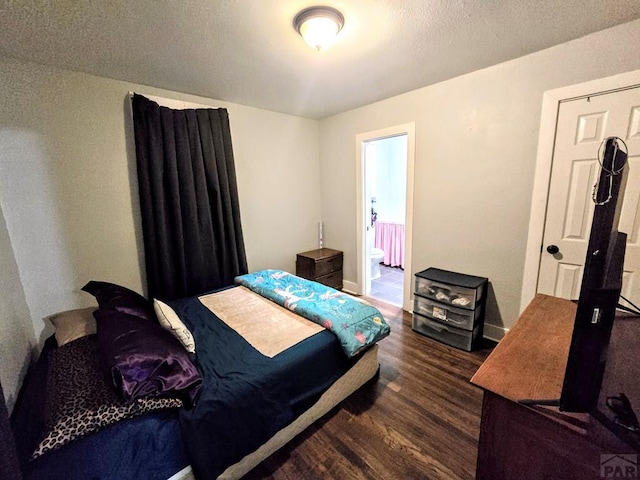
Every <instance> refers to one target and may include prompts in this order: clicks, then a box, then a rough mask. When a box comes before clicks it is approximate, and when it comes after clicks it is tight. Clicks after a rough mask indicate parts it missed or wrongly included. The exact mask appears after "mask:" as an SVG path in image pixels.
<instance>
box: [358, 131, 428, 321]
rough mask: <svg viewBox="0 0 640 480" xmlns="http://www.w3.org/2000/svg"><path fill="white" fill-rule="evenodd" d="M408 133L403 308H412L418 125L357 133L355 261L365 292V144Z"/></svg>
mask: <svg viewBox="0 0 640 480" xmlns="http://www.w3.org/2000/svg"><path fill="white" fill-rule="evenodd" d="M399 135H407V197H406V203H405V224H404V266H405V268H404V288H403V292H402V294H403V300H402V308H403V309H404V310H407V311H411V300H410V299H411V288H409V286H410V285H411V249H412V241H413V235H412V232H413V177H414V170H415V167H414V165H415V153H416V149H415V144H416V143H415V135H416V125H415V123H414V122H410V123H404V124H402V125H395V126H392V127H387V128H383V129H380V130H374V131H371V132H365V133H359V134H357V135H356V263H357V284H356V288H357V292H356V293H358V294H360V295H362V294H363V292H364V279H365V275H366V273H365V268H366V261H367V258H369V257H368V255H367V252H366V249H365V248H363V244H364V241H365V237H364V231H365V228H366V224H365V222H366V221H367V220H368V216H367V212H365V209H366V208H368V207H369V206H368V205H365V202H364V201H363V196H364V181H365V177H364V171H365V165H364V160H365V158H364V148H363V146H364V144H365V143H366V142H370V141H373V140H380V139H383V138H389V137H397V136H399Z"/></svg>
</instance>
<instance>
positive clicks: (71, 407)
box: [31, 335, 182, 460]
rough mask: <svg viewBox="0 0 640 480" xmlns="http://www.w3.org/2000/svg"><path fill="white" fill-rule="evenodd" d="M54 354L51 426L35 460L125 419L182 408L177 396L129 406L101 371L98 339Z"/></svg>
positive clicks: (51, 362) (91, 337) (82, 340)
mask: <svg viewBox="0 0 640 480" xmlns="http://www.w3.org/2000/svg"><path fill="white" fill-rule="evenodd" d="M49 355H50V356H49V375H48V377H47V402H46V408H45V415H46V419H47V428H46V429H45V432H44V434H43V436H42V439H41V441H40V443H39V445H38V446H37V448H36V450H35V451H34V452H33V454H32V455H31V460H33V459H35V458H37V457H39V456H40V455H43V454H44V453H47V452H50V451H53V450H56V449H58V448H60V447H61V446H63V445H65V444H66V443H68V442H71V441H72V440H76V439H78V438H80V437H83V436H85V435H87V434H89V433H92V432H95V431H98V430H100V429H102V428H105V427H107V426H109V425H111V424H113V423H116V422H118V421H120V420H124V419H126V418H131V417H134V416H137V415H142V414H144V413H148V412H152V411H157V410H164V409H171V408H179V407H181V406H182V400H180V399H177V398H152V397H144V398H139V399H137V400H135V401H133V402H131V403H127V402H125V401H124V400H123V399H122V398H121V397H120V396H118V394H117V393H116V391H115V390H114V389H113V388H112V387H111V386H110V385H109V383H108V380H107V379H106V378H105V376H104V374H103V372H102V370H101V369H100V366H99V363H98V355H97V352H96V336H95V335H89V336H87V337H83V338H80V339H78V340H74V341H72V342H70V343H67V344H66V345H63V346H62V347H59V348H56V349H53V350H51V352H50V354H49Z"/></svg>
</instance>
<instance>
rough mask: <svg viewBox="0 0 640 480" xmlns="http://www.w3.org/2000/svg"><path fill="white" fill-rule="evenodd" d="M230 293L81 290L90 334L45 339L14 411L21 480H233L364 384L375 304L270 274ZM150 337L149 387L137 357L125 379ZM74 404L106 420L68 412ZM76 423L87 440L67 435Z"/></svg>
mask: <svg viewBox="0 0 640 480" xmlns="http://www.w3.org/2000/svg"><path fill="white" fill-rule="evenodd" d="M236 283H237V284H238V285H236V286H233V287H230V288H227V289H223V290H220V291H216V292H208V293H205V294H203V295H199V296H195V297H190V298H186V299H180V300H174V301H170V302H160V301H154V303H153V304H151V303H150V302H147V300H146V299H144V298H143V297H141V296H139V295H137V294H135V292H131V291H129V290H127V289H124V288H123V287H119V286H114V285H113V284H108V283H105V282H89V284H87V286H86V287H85V290H86V291H90V292H91V293H92V294H93V295H94V296H95V297H96V299H97V301H98V305H99V308H98V309H84V310H83V311H82V314H83V315H84V317H85V318H86V316H87V315H90V316H93V317H94V318H95V320H96V323H97V327H96V329H95V333H94V331H93V330H92V329H91V328H85V329H84V330H83V331H82V332H81V334H80V336H79V337H78V338H73V339H72V340H70V341H67V342H66V343H65V342H59V341H58V340H59V339H57V338H55V337H51V338H49V339H48V340H47V341H46V342H45V345H44V348H43V350H42V353H41V355H40V358H39V360H38V362H37V363H36V365H35V367H34V369H33V371H32V372H30V374H29V375H28V378H27V380H26V381H25V384H24V387H23V389H22V392H21V394H20V398H19V401H18V403H17V404H16V408H15V409H14V415H13V417H12V426H13V427H14V432H15V434H16V435H15V436H16V443H17V446H18V450H19V453H20V456H21V458H22V460H23V469H24V473H25V477H26V478H33V479H36V478H51V479H57V478H60V479H62V478H65V479H74V478H101V479H111V478H113V479H115V478H118V479H126V478H136V479H139V478H154V479H156V478H157V479H169V478H171V479H172V480H174V479H175V480H177V479H182V478H194V477H195V478H197V479H199V480H200V479H209V478H211V479H214V478H219V479H232V478H241V477H242V476H243V475H244V474H246V473H247V472H248V471H249V470H251V469H252V468H253V467H255V466H256V465H258V464H259V463H260V462H261V461H262V460H264V459H265V458H267V457H268V456H269V455H271V454H272V453H273V452H275V451H276V450H278V449H279V448H281V447H282V446H283V445H285V444H286V443H287V442H288V441H289V440H291V439H292V438H293V437H295V436H296V435H297V434H299V433H300V432H302V431H303V430H304V429H305V428H306V427H308V426H309V425H310V424H312V423H313V422H314V421H316V420H317V419H318V418H320V417H321V416H323V415H324V414H326V413H327V412H328V411H329V410H331V409H332V408H333V407H334V406H336V405H337V404H338V403H340V402H341V401H342V400H343V399H344V398H346V397H347V396H349V395H350V394H351V393H353V392H354V391H355V390H357V389H358V388H359V387H360V386H362V385H363V384H365V383H366V382H367V381H368V380H370V379H371V378H373V377H374V376H375V375H376V372H377V371H378V361H377V348H378V347H377V342H378V341H379V340H381V339H382V338H384V337H385V336H386V335H388V334H389V327H388V325H387V324H386V322H385V321H384V319H383V318H382V315H381V314H380V312H378V311H377V310H376V309H375V308H374V307H372V306H370V305H367V304H364V303H362V302H360V301H358V300H356V299H355V298H354V297H351V296H349V295H347V294H343V293H342V292H338V291H336V290H333V289H331V288H329V287H325V286H322V285H320V284H316V283H315V282H310V281H308V280H303V279H300V278H298V277H295V276H294V275H291V274H288V273H286V272H282V271H276V270H265V271H261V272H256V273H254V274H249V275H246V276H242V277H239V278H238V279H236ZM318 306H319V307H320V309H318ZM73 312H74V314H77V313H78V311H73ZM67 313H68V312H67ZM67 316H68V315H67ZM123 319H124V320H126V322H125V321H123ZM136 322H137V323H136ZM59 324H62V322H59ZM123 324H124V325H126V328H125V330H124V333H123V330H122V327H121V326H122V325H123ZM132 325H133V326H132ZM256 325H260V327H257V326H256ZM282 325H286V326H287V327H286V328H284V329H283V328H281V326H282ZM116 326H117V327H116ZM59 330H60V331H61V330H62V328H58V325H56V335H57V336H58V337H60V336H61V335H62V334H61V333H60V332H59ZM150 331H151V332H152V335H158V334H159V332H160V333H161V334H162V335H160V337H161V338H160V337H158V338H159V340H158V341H157V343H159V344H161V347H159V351H161V352H162V355H159V356H157V358H155V357H154V359H152V363H153V362H156V363H155V364H154V367H153V370H154V372H155V376H156V377H159V379H158V378H153V379H152V381H147V380H145V381H141V380H140V378H141V374H140V371H141V368H140V366H141V365H143V364H144V365H147V363H148V362H149V361H150V360H149V357H150V355H149V354H148V353H146V354H145V355H146V356H145V355H143V356H142V357H143V359H142V360H141V355H140V354H139V353H138V352H137V350H136V352H135V353H136V354H135V355H133V357H134V358H135V360H134V362H133V363H136V369H134V370H135V372H134V374H131V365H130V364H129V363H131V357H132V355H130V353H131V350H132V349H134V350H135V348H137V346H138V344H139V343H140V339H141V338H144V339H145V340H144V341H145V342H146V341H147V340H146V339H147V338H148V336H149V335H150ZM59 333H60V334H59ZM72 337H73V336H71V338H72ZM283 338H285V339H284V340H283ZM162 342H165V343H162ZM59 343H61V345H60V344H59ZM152 343H153V342H152ZM134 347H135V348H134ZM189 350H192V351H191V352H190V351H189ZM123 351H124V352H125V353H127V352H128V353H127V355H129V356H128V357H127V355H123ZM123 357H127V358H128V360H127V362H129V363H127V364H126V365H125V367H123V366H122V364H123V362H124V361H123ZM167 359H170V361H168V360H167ZM145 362H146V363H145ZM189 362H191V363H190V365H191V366H190V365H189ZM124 363H126V362H124ZM176 366H177V367H176ZM178 367H179V368H178ZM191 367H194V368H193V369H192V368H191ZM143 370H144V369H143ZM105 372H106V373H105ZM96 379H98V380H99V381H96ZM96 384H98V385H97V386H96ZM74 389H75V390H74ZM107 390H108V392H107ZM82 392H84V393H82ZM95 397H101V398H103V397H104V399H106V400H105V401H106V403H107V404H109V406H108V408H107V407H105V406H104V405H99V406H95V405H93V401H92V400H91V399H93V398H95ZM83 398H84V400H83ZM83 402H84V403H83ZM87 403H88V404H90V405H91V409H93V410H98V411H99V412H101V413H102V417H105V416H106V417H107V420H105V419H104V418H98V419H97V420H96V419H94V418H91V417H90V419H89V420H85V415H86V414H85V413H81V414H79V413H78V411H77V410H74V408H76V409H78V408H79V409H80V410H82V409H85V410H86V408H85V407H86V404H87ZM102 403H104V402H102ZM78 404H79V405H78ZM116 407H117V408H116ZM101 409H102V410H101ZM104 411H107V412H108V414H107V415H105V414H104ZM123 411H124V412H123ZM60 412H62V413H60ZM82 412H84V410H82ZM114 412H118V413H114ZM79 416H80V417H82V418H83V422H82V423H85V424H88V425H89V428H88V431H85V432H80V433H78V432H75V431H73V430H74V429H73V428H71V430H72V431H71V433H69V431H68V430H69V428H68V427H69V424H73V423H74V422H75V420H76V419H78V418H80V417H79ZM98 417H100V415H98ZM61 418H62V420H61ZM60 425H62V427H63V428H62V429H59V430H61V431H62V432H63V434H60V432H57V433H54V434H52V433H51V432H50V430H51V428H52V426H53V427H56V426H58V427H60ZM61 436H62V437H65V436H66V437H69V438H67V439H63V440H65V441H63V442H61V444H59V445H58V444H55V441H56V440H58V439H59V437H61Z"/></svg>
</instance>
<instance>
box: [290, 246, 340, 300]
mask: <svg viewBox="0 0 640 480" xmlns="http://www.w3.org/2000/svg"><path fill="white" fill-rule="evenodd" d="M296 275H298V276H299V277H302V278H306V279H307V280H314V281H316V282H319V283H322V284H324V285H327V286H329V287H333V288H336V289H338V290H342V252H341V251H339V250H332V249H330V248H318V249H317V250H310V251H308V252H303V253H298V254H297V255H296Z"/></svg>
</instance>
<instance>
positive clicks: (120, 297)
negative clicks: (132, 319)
mask: <svg viewBox="0 0 640 480" xmlns="http://www.w3.org/2000/svg"><path fill="white" fill-rule="evenodd" d="M82 290H84V291H85V292H87V293H90V294H91V295H93V296H94V297H96V300H97V301H98V305H99V306H100V309H112V310H117V311H119V312H122V313H127V314H129V315H134V316H136V317H140V318H146V319H147V320H151V321H153V322H156V323H157V322H158V319H157V318H156V314H155V312H154V311H153V305H152V304H151V302H149V300H147V299H146V298H144V297H143V296H142V295H140V294H139V293H136V292H134V291H133V290H129V289H128V288H125V287H122V286H120V285H116V284H114V283H109V282H96V281H94V280H92V281H90V282H89V283H87V284H86V285H85V286H84V287H82Z"/></svg>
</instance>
